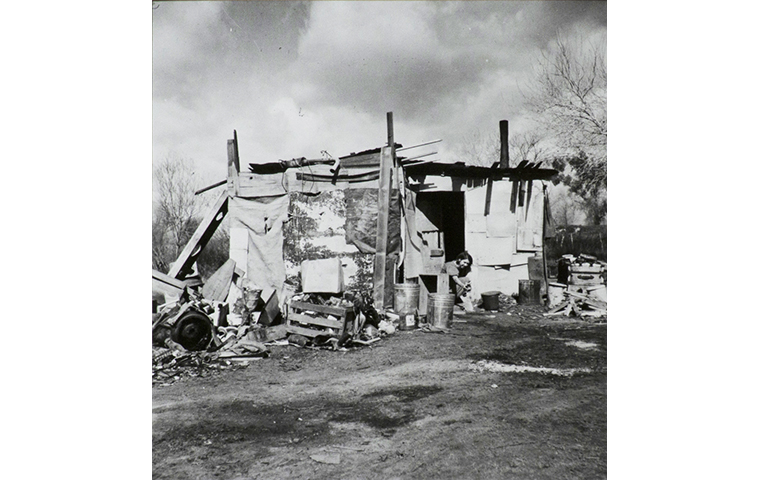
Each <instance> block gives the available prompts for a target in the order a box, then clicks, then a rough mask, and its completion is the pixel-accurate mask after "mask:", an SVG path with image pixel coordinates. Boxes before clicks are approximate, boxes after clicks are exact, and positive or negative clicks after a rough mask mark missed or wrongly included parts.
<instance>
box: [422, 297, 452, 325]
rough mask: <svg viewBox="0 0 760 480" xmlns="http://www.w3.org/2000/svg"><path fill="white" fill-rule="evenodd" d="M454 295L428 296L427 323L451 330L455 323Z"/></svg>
mask: <svg viewBox="0 0 760 480" xmlns="http://www.w3.org/2000/svg"><path fill="white" fill-rule="evenodd" d="M455 298H456V295H454V294H453V293H431V294H430V295H428V307H427V321H428V323H429V324H430V325H432V326H433V327H443V328H451V325H452V324H453V323H454V300H455Z"/></svg>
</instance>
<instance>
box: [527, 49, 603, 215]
mask: <svg viewBox="0 0 760 480" xmlns="http://www.w3.org/2000/svg"><path fill="white" fill-rule="evenodd" d="M525 96H526V99H527V100H528V103H529V105H530V106H531V108H532V110H533V112H534V113H535V114H536V117H537V120H538V121H539V122H540V123H541V124H542V125H543V128H544V130H545V132H546V136H547V137H548V138H549V139H550V141H551V142H552V143H554V144H555V145H556V146H557V147H558V148H559V151H558V153H556V154H555V155H553V158H552V160H551V162H550V165H551V166H552V167H554V168H556V169H557V170H559V171H560V172H561V175H560V176H559V177H558V180H559V181H562V182H563V183H565V184H567V185H568V186H569V187H570V191H571V192H572V193H574V194H576V195H578V196H579V197H581V198H582V199H583V201H584V208H585V209H586V210H587V212H586V214H587V219H588V221H589V222H591V223H601V222H603V221H605V219H606V210H607V202H606V197H607V43H606V39H605V38H602V39H601V40H600V41H598V42H596V43H591V42H586V41H583V40H582V39H574V40H568V39H564V38H561V37H558V38H557V40H556V41H555V44H554V45H553V48H552V49H551V51H550V52H548V53H547V52H543V53H542V55H541V57H540V58H539V59H538V60H537V63H536V70H535V75H534V78H533V81H532V83H531V84H530V85H529V88H528V90H527V92H526V93H525Z"/></svg>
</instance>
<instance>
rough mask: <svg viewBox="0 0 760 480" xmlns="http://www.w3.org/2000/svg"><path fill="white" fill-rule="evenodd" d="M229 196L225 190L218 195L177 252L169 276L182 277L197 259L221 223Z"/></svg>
mask: <svg viewBox="0 0 760 480" xmlns="http://www.w3.org/2000/svg"><path fill="white" fill-rule="evenodd" d="M228 199H229V196H228V194H227V192H226V191H224V192H222V193H221V194H220V195H219V198H217V199H216V202H215V203H214V205H213V206H212V207H211V210H209V213H208V214H207V215H206V217H205V218H204V219H203V221H202V222H201V223H200V225H198V228H197V229H195V233H193V236H192V237H190V241H189V242H187V245H185V248H183V249H182V252H181V253H180V254H179V257H178V258H177V260H176V261H175V262H174V265H172V268H171V269H170V270H169V276H170V277H174V278H177V279H180V280H182V279H184V278H185V276H187V274H188V273H190V271H191V270H192V266H193V263H195V260H197V258H198V256H199V255H200V254H201V251H203V248H204V247H205V246H206V244H207V243H208V241H209V240H211V236H212V235H214V232H215V231H216V229H217V227H219V224H220V223H222V220H224V217H225V216H226V215H227V210H228V205H229V202H228Z"/></svg>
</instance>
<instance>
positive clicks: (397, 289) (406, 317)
mask: <svg viewBox="0 0 760 480" xmlns="http://www.w3.org/2000/svg"><path fill="white" fill-rule="evenodd" d="M419 303H420V286H419V284H417V283H397V284H395V285H394V286H393V310H394V311H395V312H396V313H397V314H398V316H399V330H407V329H410V328H414V327H416V326H417V306H418V305H419Z"/></svg>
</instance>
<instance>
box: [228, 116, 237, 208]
mask: <svg viewBox="0 0 760 480" xmlns="http://www.w3.org/2000/svg"><path fill="white" fill-rule="evenodd" d="M233 134H234V138H233V139H232V140H227V191H228V192H229V193H230V195H232V196H237V195H238V193H239V191H240V158H239V157H238V145H237V130H233Z"/></svg>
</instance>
